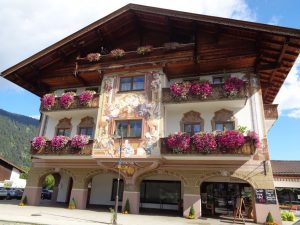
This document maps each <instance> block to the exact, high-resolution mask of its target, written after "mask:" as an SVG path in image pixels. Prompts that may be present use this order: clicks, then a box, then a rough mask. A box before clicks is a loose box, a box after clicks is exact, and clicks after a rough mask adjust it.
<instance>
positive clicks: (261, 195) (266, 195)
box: [255, 189, 277, 204]
mask: <svg viewBox="0 0 300 225" xmlns="http://www.w3.org/2000/svg"><path fill="white" fill-rule="evenodd" d="M255 199H256V202H257V203H260V204H276V203H277V201H276V195H275V190H274V189H256V190H255Z"/></svg>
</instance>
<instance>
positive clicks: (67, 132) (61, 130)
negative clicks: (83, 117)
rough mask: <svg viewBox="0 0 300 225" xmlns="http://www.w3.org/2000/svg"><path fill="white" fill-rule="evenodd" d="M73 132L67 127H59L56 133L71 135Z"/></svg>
mask: <svg viewBox="0 0 300 225" xmlns="http://www.w3.org/2000/svg"><path fill="white" fill-rule="evenodd" d="M70 133H71V130H70V129H65V128H59V129H57V133H56V135H62V136H67V137H69V136H70Z"/></svg>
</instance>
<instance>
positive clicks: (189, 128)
mask: <svg viewBox="0 0 300 225" xmlns="http://www.w3.org/2000/svg"><path fill="white" fill-rule="evenodd" d="M184 132H186V133H191V132H192V125H191V124H184Z"/></svg>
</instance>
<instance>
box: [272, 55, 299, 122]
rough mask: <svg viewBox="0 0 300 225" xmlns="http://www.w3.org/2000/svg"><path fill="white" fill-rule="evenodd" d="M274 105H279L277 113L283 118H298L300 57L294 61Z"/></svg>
mask: <svg viewBox="0 0 300 225" xmlns="http://www.w3.org/2000/svg"><path fill="white" fill-rule="evenodd" d="M274 103H275V104H279V112H280V113H281V114H282V115H283V116H289V117H293V118H300V57H298V59H297V60H296V62H295V64H294V66H293V68H292V69H291V71H290V73H289V75H288V76H287V78H286V80H285V82H284V84H283V85H282V87H281V89H280V91H279V93H278V95H277V96H276V98H275V100H274Z"/></svg>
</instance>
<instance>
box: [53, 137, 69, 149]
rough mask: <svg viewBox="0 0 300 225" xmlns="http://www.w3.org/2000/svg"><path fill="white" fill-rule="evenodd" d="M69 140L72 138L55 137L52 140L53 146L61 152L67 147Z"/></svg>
mask: <svg viewBox="0 0 300 225" xmlns="http://www.w3.org/2000/svg"><path fill="white" fill-rule="evenodd" d="M69 140H70V138H69V137H66V136H62V135H59V136H54V137H53V139H52V140H51V146H52V148H54V149H55V150H61V149H62V148H64V147H65V146H66V145H67V143H68V141H69Z"/></svg>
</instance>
